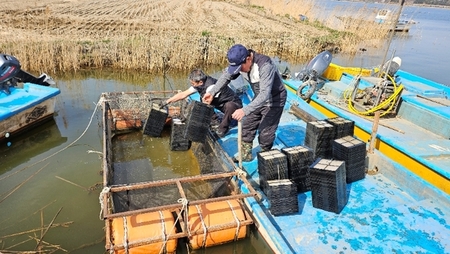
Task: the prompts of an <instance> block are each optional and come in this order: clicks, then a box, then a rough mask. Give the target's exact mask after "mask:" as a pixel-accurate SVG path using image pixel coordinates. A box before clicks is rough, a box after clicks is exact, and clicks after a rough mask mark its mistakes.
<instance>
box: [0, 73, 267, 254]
mask: <svg viewBox="0 0 450 254" xmlns="http://www.w3.org/2000/svg"><path fill="white" fill-rule="evenodd" d="M181 76H182V77H181V78H178V79H176V78H175V79H162V78H161V77H150V76H148V75H142V74H130V73H126V74H125V73H122V74H120V73H114V72H107V71H103V72H86V73H79V74H77V75H74V76H70V77H67V78H66V79H65V80H57V81H58V82H57V86H58V87H59V88H60V89H61V94H60V95H58V99H57V105H56V108H57V114H56V116H55V117H54V120H52V121H50V122H47V123H45V124H44V125H42V126H39V127H37V128H35V129H33V130H32V131H29V132H27V133H26V134H24V135H21V136H18V137H11V138H9V139H8V141H9V142H10V145H9V146H8V144H7V143H3V144H0V161H1V162H0V225H1V226H0V250H15V251H31V250H35V248H36V245H37V242H38V241H39V239H40V238H41V236H42V235H44V237H43V238H42V242H41V246H43V249H47V250H55V249H57V248H61V250H59V251H57V252H56V253H63V252H64V250H66V251H68V252H70V253H103V252H104V251H105V242H104V241H105V240H104V237H105V233H104V229H103V227H104V222H103V221H102V220H100V219H99V212H100V204H99V194H100V191H101V181H102V176H101V174H100V171H101V169H102V165H101V155H100V153H101V152H102V143H101V142H102V141H101V116H100V111H101V108H100V107H96V103H97V102H98V100H99V98H100V94H101V93H102V92H109V91H136V90H137V91H140V90H158V89H160V90H171V89H184V88H185V86H186V84H187V83H186V79H185V77H184V75H181ZM90 120H92V122H91V123H90ZM116 139H117V140H120V141H121V142H120V144H121V145H120V146H117V147H116V148H115V149H116V150H115V151H114V153H115V157H116V163H119V164H120V163H123V166H130V165H135V166H139V167H148V169H149V170H151V171H149V173H148V174H147V175H145V176H142V175H140V176H137V177H139V178H145V177H147V178H149V179H150V178H152V179H169V178H174V177H180V176H188V175H196V174H198V173H199V172H200V165H199V164H198V162H197V161H196V159H195V157H194V156H193V153H192V152H190V151H187V152H179V151H177V152H171V151H170V149H169V144H168V142H169V134H168V133H163V138H151V137H148V136H142V133H140V132H138V133H132V134H127V135H123V136H117V137H116ZM150 151H151V153H152V157H151V159H149V154H150ZM119 166H120V165H119ZM50 223H51V224H52V226H51V227H50V228H49V229H48V230H47V231H46V229H47V227H48V225H49V224H50ZM57 246H59V247H57ZM181 247H184V246H180V248H181ZM180 252H182V253H183V252H186V251H185V250H182V248H181V249H180ZM191 253H192V252H191ZM195 253H271V251H270V250H269V248H268V247H267V246H266V245H265V243H264V241H263V240H262V239H260V236H259V235H258V234H257V233H256V232H255V231H254V230H252V231H251V232H250V234H249V237H248V238H247V239H245V240H242V241H238V242H235V243H230V244H225V245H223V246H218V247H213V248H208V249H206V250H200V251H195Z"/></svg>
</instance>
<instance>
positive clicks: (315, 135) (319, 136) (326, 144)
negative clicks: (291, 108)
mask: <svg viewBox="0 0 450 254" xmlns="http://www.w3.org/2000/svg"><path fill="white" fill-rule="evenodd" d="M333 140H334V127H333V125H331V124H329V123H328V122H327V121H322V120H319V121H312V122H308V123H307V124H306V136H305V146H307V147H309V148H311V150H312V151H313V156H314V158H315V159H316V158H325V159H330V158H331V156H332V150H331V141H333Z"/></svg>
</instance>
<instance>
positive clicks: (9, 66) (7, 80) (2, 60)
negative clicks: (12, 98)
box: [0, 54, 20, 94]
mask: <svg viewBox="0 0 450 254" xmlns="http://www.w3.org/2000/svg"><path fill="white" fill-rule="evenodd" d="M19 72H20V63H19V60H17V58H15V57H13V56H10V55H5V54H0V89H1V90H3V91H5V93H6V94H10V91H9V88H10V87H12V86H16V85H17V80H16V79H15V77H16V76H17V74H18V73H19Z"/></svg>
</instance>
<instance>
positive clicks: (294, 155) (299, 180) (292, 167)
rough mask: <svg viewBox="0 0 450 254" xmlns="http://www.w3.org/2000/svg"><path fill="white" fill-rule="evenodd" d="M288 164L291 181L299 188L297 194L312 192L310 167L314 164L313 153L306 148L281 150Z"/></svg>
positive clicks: (297, 147) (298, 147) (296, 147)
mask: <svg viewBox="0 0 450 254" xmlns="http://www.w3.org/2000/svg"><path fill="white" fill-rule="evenodd" d="M281 151H282V152H283V153H284V154H285V155H286V157H287V162H288V173H289V179H291V180H292V181H293V182H294V183H295V185H296V186H297V192H306V191H309V190H311V182H310V179H309V167H310V166H311V164H312V163H313V160H314V159H313V153H312V151H311V149H309V148H307V147H305V146H294V147H287V148H283V149H281Z"/></svg>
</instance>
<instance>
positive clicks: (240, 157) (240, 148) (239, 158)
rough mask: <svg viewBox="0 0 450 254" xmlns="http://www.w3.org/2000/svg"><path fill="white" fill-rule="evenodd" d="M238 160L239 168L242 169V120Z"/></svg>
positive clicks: (239, 127) (239, 126)
mask: <svg viewBox="0 0 450 254" xmlns="http://www.w3.org/2000/svg"><path fill="white" fill-rule="evenodd" d="M238 160H239V169H242V122H241V121H238Z"/></svg>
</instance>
